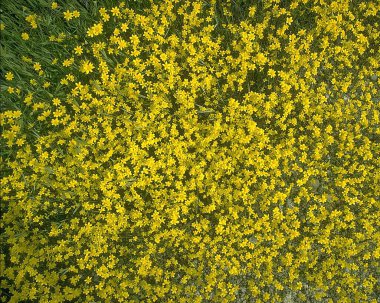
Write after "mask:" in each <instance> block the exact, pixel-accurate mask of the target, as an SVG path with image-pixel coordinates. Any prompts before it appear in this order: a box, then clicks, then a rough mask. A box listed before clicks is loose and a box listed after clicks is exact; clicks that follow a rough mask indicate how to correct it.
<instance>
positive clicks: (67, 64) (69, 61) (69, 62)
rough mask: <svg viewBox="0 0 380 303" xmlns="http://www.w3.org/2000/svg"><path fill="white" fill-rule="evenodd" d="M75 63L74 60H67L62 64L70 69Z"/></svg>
mask: <svg viewBox="0 0 380 303" xmlns="http://www.w3.org/2000/svg"><path fill="white" fill-rule="evenodd" d="M73 63H74V58H70V59H65V60H64V61H63V63H62V65H63V66H64V67H68V66H70V65H72V64H73Z"/></svg>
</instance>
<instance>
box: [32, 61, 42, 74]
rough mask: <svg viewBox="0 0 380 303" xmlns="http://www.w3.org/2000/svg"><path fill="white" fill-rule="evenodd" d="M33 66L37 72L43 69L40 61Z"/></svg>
mask: <svg viewBox="0 0 380 303" xmlns="http://www.w3.org/2000/svg"><path fill="white" fill-rule="evenodd" d="M33 68H34V70H35V71H36V72H38V71H40V70H41V64H39V63H38V62H37V63H34V64H33Z"/></svg>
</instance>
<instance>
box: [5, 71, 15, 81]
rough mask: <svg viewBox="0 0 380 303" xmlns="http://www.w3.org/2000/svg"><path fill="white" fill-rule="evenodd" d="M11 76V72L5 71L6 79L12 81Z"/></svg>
mask: <svg viewBox="0 0 380 303" xmlns="http://www.w3.org/2000/svg"><path fill="white" fill-rule="evenodd" d="M13 78H14V76H13V73H12V72H7V73H6V74H5V79H6V80H8V81H12V80H13Z"/></svg>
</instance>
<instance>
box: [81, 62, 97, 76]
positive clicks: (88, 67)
mask: <svg viewBox="0 0 380 303" xmlns="http://www.w3.org/2000/svg"><path fill="white" fill-rule="evenodd" d="M93 69H94V64H92V63H91V62H90V61H88V60H86V61H83V63H82V65H81V68H80V70H81V72H82V73H85V74H89V73H91V72H92V70H93Z"/></svg>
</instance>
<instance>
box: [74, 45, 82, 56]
mask: <svg viewBox="0 0 380 303" xmlns="http://www.w3.org/2000/svg"><path fill="white" fill-rule="evenodd" d="M74 52H75V54H76V55H78V56H80V55H82V54H83V48H82V47H81V46H79V45H78V46H77V47H75V48H74Z"/></svg>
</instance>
